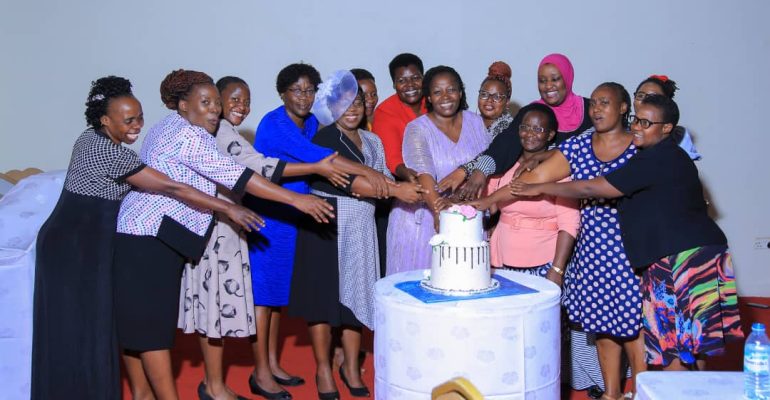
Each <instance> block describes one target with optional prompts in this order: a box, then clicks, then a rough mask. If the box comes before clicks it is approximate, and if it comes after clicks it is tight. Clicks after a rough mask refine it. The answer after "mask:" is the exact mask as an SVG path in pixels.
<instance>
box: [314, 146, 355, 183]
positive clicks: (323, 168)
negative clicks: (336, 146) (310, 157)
mask: <svg viewBox="0 0 770 400" xmlns="http://www.w3.org/2000/svg"><path fill="white" fill-rule="evenodd" d="M338 156H339V153H338V152H336V151H335V152H334V153H333V154H330V155H328V156H326V157H324V159H323V160H321V161H318V162H317V163H316V169H317V173H318V175H321V176H323V177H324V178H326V179H328V180H329V182H331V184H332V185H334V186H336V187H343V186H347V185H348V184H349V183H350V179H349V178H350V175H348V174H347V173H346V172H345V171H343V170H342V168H340V167H339V165H337V164H335V163H334V159H336V158H337V157H338Z"/></svg>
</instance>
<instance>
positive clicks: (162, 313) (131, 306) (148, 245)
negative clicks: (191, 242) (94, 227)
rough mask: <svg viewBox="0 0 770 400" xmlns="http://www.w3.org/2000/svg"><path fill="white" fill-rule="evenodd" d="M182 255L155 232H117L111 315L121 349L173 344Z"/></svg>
mask: <svg viewBox="0 0 770 400" xmlns="http://www.w3.org/2000/svg"><path fill="white" fill-rule="evenodd" d="M184 262H185V258H184V257H183V256H182V255H181V254H179V253H177V252H176V251H175V250H174V249H172V248H171V247H169V246H167V245H166V244H165V243H163V242H162V241H160V240H159V239H158V238H156V237H154V236H135V235H127V234H122V233H118V234H117V235H116V239H115V313H116V317H117V328H118V341H119V342H120V346H121V347H122V348H123V349H126V350H133V351H139V352H142V351H151V350H165V349H171V348H172V347H173V346H174V335H175V334H176V325H177V317H178V315H179V287H180V284H181V278H182V268H183V267H184Z"/></svg>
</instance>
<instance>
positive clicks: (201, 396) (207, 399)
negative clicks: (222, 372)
mask: <svg viewBox="0 0 770 400" xmlns="http://www.w3.org/2000/svg"><path fill="white" fill-rule="evenodd" d="M235 398H236V399H238V400H249V399H247V398H245V397H243V396H239V395H237V394H236V395H235ZM198 400H214V398H213V397H211V396H209V394H208V393H206V384H205V383H203V382H201V383H200V384H199V385H198Z"/></svg>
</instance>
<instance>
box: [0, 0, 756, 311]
mask: <svg viewBox="0 0 770 400" xmlns="http://www.w3.org/2000/svg"><path fill="white" fill-rule="evenodd" d="M218 4H219V5H218ZM768 15H770V3H769V2H766V1H764V0H754V1H735V2H725V1H716V0H712V1H696V0H687V1H678V2H671V1H668V0H652V1H646V2H618V1H609V0H604V1H592V2H578V1H571V0H560V1H547V2H545V1H529V2H524V1H521V2H512V1H507V0H490V1H473V2H472V1H465V2H463V1H450V0H443V1H403V0H391V1H388V2H385V1H382V2H369V1H342V0H337V1H311V0H303V1H292V2H289V1H286V2H280V1H275V2H267V1H257V0H232V1H223V2H219V3H217V2H203V1H199V0H195V1H181V0H177V1H150V0H133V1H126V2H113V1H104V0H99V1H97V0H86V1H75V2H58V1H53V0H44V1H26V2H23V1H14V2H4V4H3V7H2V13H1V14H0V56H1V57H2V61H1V62H0V68H1V69H0V72H1V73H0V121H2V128H0V171H2V170H7V169H11V168H19V167H27V166H37V167H40V168H42V169H46V170H49V169H58V168H65V167H66V166H67V162H68V160H69V153H70V148H71V146H72V143H73V140H74V139H75V138H76V137H77V135H78V134H79V133H80V132H81V131H82V129H83V128H84V119H83V111H84V106H83V103H84V101H85V97H86V94H87V91H88V88H89V82H90V81H91V80H93V79H96V78H98V77H100V76H103V75H107V74H115V75H121V76H125V77H128V78H130V79H131V80H132V82H133V83H134V86H135V92H136V94H137V97H138V98H139V99H140V100H141V101H142V102H143V106H144V111H145V115H146V121H147V124H148V126H147V127H149V126H150V125H151V124H152V123H154V122H155V121H157V120H158V119H160V118H161V117H162V116H163V115H164V114H165V113H166V112H167V111H166V110H165V109H164V108H163V107H162V104H161V102H160V98H159V94H158V87H159V84H160V81H161V80H162V79H163V77H164V76H165V75H166V74H167V73H168V72H169V71H170V70H172V69H175V68H179V67H184V68H188V69H197V70H202V71H205V72H208V73H209V74H210V75H212V76H213V77H214V78H215V79H216V78H218V77H220V76H222V75H224V74H234V75H239V76H241V77H242V78H244V79H246V80H247V81H248V82H249V84H250V85H251V87H252V96H253V99H252V101H253V108H252V113H251V116H250V117H249V118H248V119H247V121H246V122H245V124H244V127H245V128H247V129H249V130H253V129H254V128H255V127H256V125H257V123H258V121H259V119H260V117H261V116H262V115H263V114H264V113H265V112H266V111H268V110H270V109H272V108H273V107H275V106H276V105H278V102H279V101H278V96H277V95H276V93H275V89H274V80H275V75H276V74H277V72H278V71H279V70H280V68H281V67H283V66H284V65H286V64H288V63H290V62H295V61H299V60H304V61H306V62H310V63H312V64H314V65H315V66H316V67H317V68H318V69H319V70H320V71H321V73H322V75H325V74H326V73H328V72H330V71H331V70H333V69H341V68H352V67H365V68H368V69H369V70H371V71H372V72H373V73H374V74H375V76H376V77H377V80H378V83H379V87H380V93H381V99H384V98H385V97H386V96H388V95H390V94H392V93H393V90H392V89H391V88H390V87H389V86H390V85H389V76H388V72H387V63H388V62H389V61H390V59H391V58H392V56H393V55H395V54H397V53H399V52H403V51H410V52H414V53H416V54H418V55H420V56H421V57H422V58H423V60H424V62H425V64H426V67H429V66H432V65H436V64H446V65H451V66H454V67H455V68H456V69H457V70H458V71H459V72H460V73H461V75H462V76H463V77H464V79H465V83H466V86H467V87H468V93H469V94H470V96H469V97H470V99H471V100H472V101H475V98H476V95H475V92H476V90H477V88H478V85H479V83H480V81H481V79H482V78H483V77H484V75H485V73H486V68H487V66H488V65H489V64H490V63H491V62H492V61H495V60H498V59H500V60H504V61H506V62H508V63H509V64H510V65H511V66H512V68H513V71H514V76H513V97H514V100H515V101H518V102H519V103H526V102H529V101H531V100H533V99H535V98H536V97H537V90H536V84H535V71H536V67H537V63H538V62H539V60H540V58H541V57H542V56H543V55H545V54H547V53H551V52H563V53H565V54H567V55H569V56H570V57H571V59H572V62H573V64H574V66H575V70H576V82H575V91H576V92H577V93H579V94H582V95H589V94H590V93H591V90H592V89H593V88H594V87H595V86H596V85H597V84H599V83H601V82H603V81H617V82H620V83H622V84H624V85H625V86H626V87H627V88H628V89H629V90H633V89H634V88H635V87H636V84H637V83H638V82H639V81H640V80H641V79H643V78H644V77H646V76H647V75H649V74H651V73H659V74H661V73H663V74H667V75H669V76H670V77H672V78H673V79H675V80H676V81H677V82H678V84H679V86H680V88H681V91H680V92H679V93H678V94H677V96H676V100H678V102H679V104H680V107H681V109H682V122H683V124H684V125H686V126H688V127H689V128H690V129H691V130H692V131H693V132H694V133H695V138H696V142H697V145H698V149H699V150H700V151H701V153H702V154H703V155H704V159H703V161H700V162H699V163H698V166H699V168H700V170H701V176H702V179H703V181H704V183H705V184H706V185H707V187H708V189H709V190H710V192H711V194H712V198H713V202H714V204H715V206H716V207H717V209H718V211H719V219H718V222H719V224H720V225H721V226H722V228H723V229H724V230H725V231H726V233H727V236H728V237H729V239H730V243H731V247H732V250H733V252H734V255H735V264H736V266H737V270H738V272H737V273H738V284H739V290H740V292H741V293H742V294H743V295H763V296H770V285H768V284H769V283H770V274H768V273H767V272H766V268H770V250H763V251H760V250H753V249H752V243H753V239H754V237H757V236H770V212H769V211H768V206H770V190H768V178H767V174H768V172H767V171H768V166H767V162H766V158H767V156H766V153H767V150H768V148H769V147H770V139H768V137H769V136H770V133H769V132H766V129H764V127H765V126H766V125H767V124H766V123H765V117H766V114H764V113H765V112H767V111H766V110H765V109H764V108H763V107H762V106H763V105H764V104H766V103H767V100H766V98H767V92H768V90H769V89H770V75H769V74H768V71H770V25H768V24H767V22H766V18H767V17H768ZM137 148H138V147H137ZM660 206H661V207H665V204H661V205H660Z"/></svg>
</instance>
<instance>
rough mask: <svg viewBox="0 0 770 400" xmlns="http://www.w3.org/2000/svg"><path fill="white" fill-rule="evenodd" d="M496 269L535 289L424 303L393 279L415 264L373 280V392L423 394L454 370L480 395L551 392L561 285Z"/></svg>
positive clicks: (419, 274)
mask: <svg viewBox="0 0 770 400" xmlns="http://www.w3.org/2000/svg"><path fill="white" fill-rule="evenodd" d="M497 274H498V275H501V276H503V277H504V278H507V279H509V280H511V281H514V282H516V283H519V284H521V285H524V286H527V287H529V288H531V289H534V290H536V291H537V292H535V293H528V294H515V295H508V296H501V297H488V298H481V299H473V300H469V299H458V300H456V301H455V300H453V301H447V302H437V303H424V302H422V301H421V300H418V299H417V298H415V297H413V296H412V295H410V294H408V293H406V292H404V291H402V290H401V289H399V288H397V287H396V285H397V284H399V283H402V282H407V281H417V280H420V279H422V278H423V271H409V272H402V273H398V274H394V275H391V276H388V277H386V278H383V279H381V280H379V281H378V282H377V284H376V287H375V307H376V318H375V335H374V357H375V396H376V399H378V400H385V399H405V400H406V399H430V393H431V390H432V389H433V388H434V387H436V386H438V385H439V384H441V383H443V382H445V381H447V380H449V379H452V378H454V377H458V376H461V377H464V378H466V379H468V380H469V381H470V382H471V383H473V384H474V385H475V386H476V387H477V388H478V389H479V390H480V391H481V393H482V394H483V395H484V398H485V399H522V400H523V399H558V398H559V389H560V369H559V368H560V360H561V355H560V354H561V339H560V322H559V312H560V309H559V296H560V293H561V291H560V290H559V288H558V286H556V285H555V284H553V283H552V282H550V281H548V280H546V279H543V278H540V277H536V276H531V275H527V274H521V273H517V272H510V271H501V272H497Z"/></svg>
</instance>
